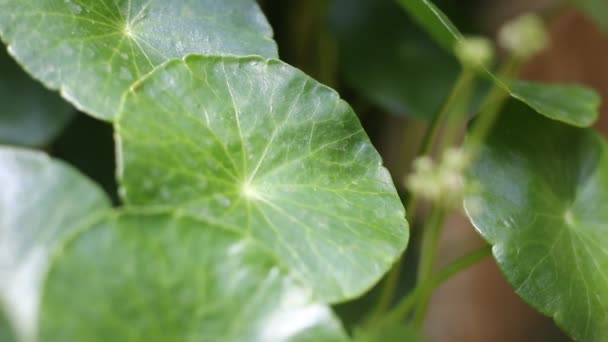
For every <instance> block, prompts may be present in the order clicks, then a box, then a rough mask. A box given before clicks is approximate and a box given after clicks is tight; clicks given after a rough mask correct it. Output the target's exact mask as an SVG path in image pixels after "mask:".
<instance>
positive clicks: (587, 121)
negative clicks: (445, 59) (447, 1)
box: [400, 0, 600, 127]
mask: <svg viewBox="0 0 608 342" xmlns="http://www.w3.org/2000/svg"><path fill="white" fill-rule="evenodd" d="M400 3H401V5H402V7H403V8H405V9H406V10H407V11H408V13H409V14H410V15H411V16H412V17H413V18H414V19H416V20H417V21H418V24H419V25H421V27H423V28H424V29H425V30H426V31H427V32H428V33H429V34H430V35H431V36H432V37H433V38H434V39H435V40H436V41H437V43H439V44H440V45H441V46H443V47H444V48H445V49H448V50H450V51H452V49H453V46H454V44H455V43H456V41H457V40H458V39H461V34H460V33H459V31H458V30H457V29H456V28H455V26H454V25H453V24H452V22H451V21H450V20H449V19H448V18H447V17H446V16H445V15H444V14H443V13H442V12H441V11H440V10H439V9H438V8H437V7H436V6H435V5H433V4H432V3H431V2H430V1H429V0H400ZM449 36H451V38H450V37H449ZM486 73H487V74H488V77H489V78H490V79H491V80H492V81H494V82H495V83H496V85H497V86H500V87H503V88H505V90H506V91H508V92H509V93H510V95H511V96H512V97H514V98H516V99H518V100H520V101H522V102H524V103H526V104H528V105H530V106H531V107H532V108H534V109H535V110H536V111H537V112H538V113H539V114H541V115H544V116H546V117H548V118H550V119H553V120H557V121H561V122H565V123H567V124H572V125H575V126H585V127H586V126H590V125H592V124H593V123H594V122H595V120H596V119H597V117H598V115H599V106H598V104H597V101H598V99H599V98H600V97H599V95H598V94H597V93H596V92H595V91H594V90H592V89H590V88H588V87H584V86H581V85H577V86H573V85H567V86H566V85H559V84H558V85H556V84H546V83H532V82H523V81H520V82H516V83H515V84H514V85H512V87H511V89H509V88H508V87H507V86H506V85H505V83H503V82H501V81H500V80H499V79H498V78H496V76H494V74H492V72H491V71H489V70H486ZM548 95H551V96H548ZM554 95H556V96H558V97H554Z"/></svg>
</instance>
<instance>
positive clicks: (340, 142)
mask: <svg viewBox="0 0 608 342" xmlns="http://www.w3.org/2000/svg"><path fill="white" fill-rule="evenodd" d="M116 130H117V135H118V137H119V141H118V152H119V156H120V158H119V159H120V160H119V170H118V175H119V181H120V183H121V185H122V189H121V192H122V195H123V197H124V199H125V202H126V203H127V204H130V205H164V206H177V207H180V208H182V209H183V210H185V211H187V212H189V213H191V214H193V215H203V216H205V217H214V218H215V220H216V221H217V222H216V223H217V224H218V225H221V226H225V227H231V228H233V229H237V230H241V231H243V232H246V233H247V234H249V235H250V236H251V237H252V238H253V239H255V240H257V241H259V242H260V243H261V244H263V245H265V246H266V247H267V248H269V249H270V250H272V251H273V253H275V255H276V256H277V257H278V258H279V259H281V261H283V262H284V263H285V264H286V265H288V268H289V270H290V271H292V272H294V273H295V274H296V276H297V277H298V278H299V279H300V280H301V281H303V282H305V283H306V284H307V285H309V286H311V287H313V288H314V290H315V292H316V294H317V296H318V298H321V299H323V300H326V301H331V302H338V301H343V300H346V299H348V298H353V297H355V296H358V295H360V294H361V293H363V292H365V291H366V290H367V289H369V288H370V287H371V286H372V285H373V284H374V283H375V282H376V281H378V280H379V278H380V277H381V276H382V275H383V274H384V273H385V272H386V271H387V270H388V269H389V268H390V266H391V264H392V263H393V262H394V261H395V260H396V258H397V257H398V256H399V255H400V254H401V253H402V251H403V250H404V248H405V246H406V244H407V240H408V228H407V222H406V221H405V218H404V215H405V213H404V209H403V206H402V204H401V202H400V200H399V198H398V196H397V193H396V191H395V188H394V185H393V183H392V180H391V178H390V175H389V173H388V171H387V170H386V169H385V168H384V167H382V165H381V159H380V156H379V155H378V153H377V152H376V150H375V149H374V148H373V146H372V145H371V143H370V142H369V139H368V138H367V136H366V134H365V132H364V131H363V129H362V127H361V125H360V123H359V121H358V119H357V117H356V115H355V113H354V112H353V111H352V109H351V108H350V107H349V106H348V104H346V103H345V102H344V101H342V100H340V99H339V97H338V95H337V94H336V92H334V91H333V90H331V89H330V88H327V87H325V86H323V85H321V84H319V83H318V82H316V81H315V80H313V79H311V78H310V77H308V76H306V75H304V74H303V73H302V72H301V71H299V70H297V69H295V68H293V67H290V66H289V65H287V64H284V63H282V62H280V61H277V60H264V59H262V58H260V57H244V58H238V57H213V56H207V57H205V56H200V55H191V56H189V57H187V58H186V59H185V60H175V61H172V62H170V63H167V64H166V65H164V66H163V67H160V68H158V69H157V70H156V71H155V72H154V73H152V74H151V75H150V76H149V77H147V78H146V79H144V80H143V81H142V82H141V83H140V84H139V85H138V87H137V88H134V89H133V90H132V91H130V92H129V93H128V94H127V96H126V98H125V101H124V106H123V109H122V112H121V114H120V115H119V117H118V120H117V123H116Z"/></svg>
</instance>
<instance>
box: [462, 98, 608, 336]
mask: <svg viewBox="0 0 608 342" xmlns="http://www.w3.org/2000/svg"><path fill="white" fill-rule="evenodd" d="M471 179H472V180H473V181H476V182H478V183H479V184H478V188H479V189H478V191H477V192H475V193H472V194H470V195H468V196H467V198H466V201H465V206H466V209H467V213H468V215H469V217H470V218H471V221H472V222H473V224H474V225H475V227H476V228H477V230H479V232H480V233H481V234H482V235H483V236H484V237H485V238H486V239H487V240H488V241H489V242H490V243H491V244H492V245H493V252H494V256H495V258H496V260H497V261H498V264H499V265H500V267H501V269H502V271H503V273H504V274H505V276H506V278H507V279H508V280H509V282H510V283H511V285H512V286H513V287H514V288H515V289H516V291H517V293H518V294H519V295H520V296H521V297H522V298H523V299H524V300H525V301H527V302H528V303H530V304H531V305H532V306H534V307H535V308H537V309H538V310H540V311H541V312H543V313H544V314H546V315H549V316H552V317H554V318H555V320H556V322H557V323H558V324H559V325H560V326H561V327H562V328H563V329H564V330H565V331H566V332H568V333H569V334H570V335H571V336H572V337H574V338H575V339H576V340H580V341H605V340H606V337H607V335H606V332H607V331H608V254H607V252H606V246H608V145H607V144H606V142H605V141H604V140H603V139H602V138H600V137H599V136H598V135H597V134H595V133H594V132H593V131H591V130H589V129H580V128H574V127H570V126H567V125H564V124H562V123H559V122H556V121H551V120H547V119H545V118H543V117H540V116H537V115H533V112H532V111H531V110H530V109H529V108H526V107H525V106H523V105H521V104H519V105H511V106H509V107H508V108H507V109H506V110H505V112H504V114H503V115H502V117H501V119H500V120H499V121H498V123H497V125H496V128H495V129H494V130H493V132H492V133H491V134H490V135H489V140H488V141H487V143H486V144H485V145H484V146H483V148H482V150H481V154H480V157H479V160H478V161H477V162H476V163H475V165H474V167H473V168H472V171H471Z"/></svg>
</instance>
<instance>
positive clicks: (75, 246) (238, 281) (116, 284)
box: [40, 213, 346, 342]
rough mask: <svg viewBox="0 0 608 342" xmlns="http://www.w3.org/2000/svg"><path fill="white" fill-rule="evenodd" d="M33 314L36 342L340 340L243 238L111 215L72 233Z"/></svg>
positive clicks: (158, 218)
mask: <svg viewBox="0 0 608 342" xmlns="http://www.w3.org/2000/svg"><path fill="white" fill-rule="evenodd" d="M41 313H42V318H41V324H40V340H41V341H92V342H93V341H108V340H111V341H227V342H229V341H311V342H312V341H336V342H337V341H345V340H346V336H345V334H344V332H343V331H342V328H341V326H340V324H339V322H338V321H337V320H336V319H335V318H334V316H333V314H332V313H331V310H330V309H329V308H328V307H327V306H326V305H323V304H319V303H318V302H315V301H314V300H313V299H312V293H311V291H310V290H307V289H306V288H303V287H301V286H299V285H297V284H296V282H295V281H294V280H293V279H292V278H290V277H289V276H288V275H287V274H286V273H285V271H284V270H283V269H282V268H281V267H279V266H277V263H276V259H274V258H273V257H272V256H271V255H269V254H268V253H267V252H266V251H265V250H264V249H263V248H262V247H260V246H259V245H257V244H256V243H255V242H254V241H253V240H251V239H250V238H249V237H248V236H247V235H246V234H242V232H230V231H228V230H226V229H224V228H223V227H221V226H217V225H215V224H213V223H207V222H205V221H204V220H202V221H201V220H200V219H198V218H197V219H193V218H187V217H182V216H180V215H179V214H172V215H171V214H164V213H157V214H154V213H151V214H143V213H119V214H115V215H112V216H111V217H108V218H107V219H105V220H103V221H101V222H100V223H98V224H96V225H94V226H93V227H91V228H90V229H88V230H86V231H84V232H83V233H82V234H79V235H78V236H77V237H76V238H75V239H74V240H73V241H71V242H69V243H68V244H67V245H66V246H64V247H63V250H62V251H61V253H58V254H57V255H56V257H55V258H54V260H53V265H52V268H51V270H50V272H49V275H48V279H47V282H46V286H45V296H44V298H43V301H42V305H41ZM75 317H78V319H75Z"/></svg>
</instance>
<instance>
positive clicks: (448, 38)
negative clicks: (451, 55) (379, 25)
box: [399, 0, 462, 52]
mask: <svg viewBox="0 0 608 342" xmlns="http://www.w3.org/2000/svg"><path fill="white" fill-rule="evenodd" d="M399 3H400V4H401V6H402V7H403V8H405V9H406V10H407V12H408V13H409V14H410V15H411V16H412V18H413V19H414V20H415V21H416V22H417V23H418V25H420V26H421V27H422V28H423V29H424V30H425V31H426V32H428V33H429V35H430V36H431V37H432V38H433V39H435V41H436V42H437V43H438V44H439V45H440V46H441V47H443V48H444V49H446V50H448V51H450V52H452V50H453V49H454V44H456V41H457V40H458V39H460V38H461V37H462V34H461V33H460V31H458V28H456V26H455V25H454V24H453V23H452V21H450V19H449V18H448V17H447V16H446V15H445V14H444V13H443V12H442V11H441V10H440V9H439V8H437V6H435V5H434V4H433V3H432V2H431V1H430V0H399Z"/></svg>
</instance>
